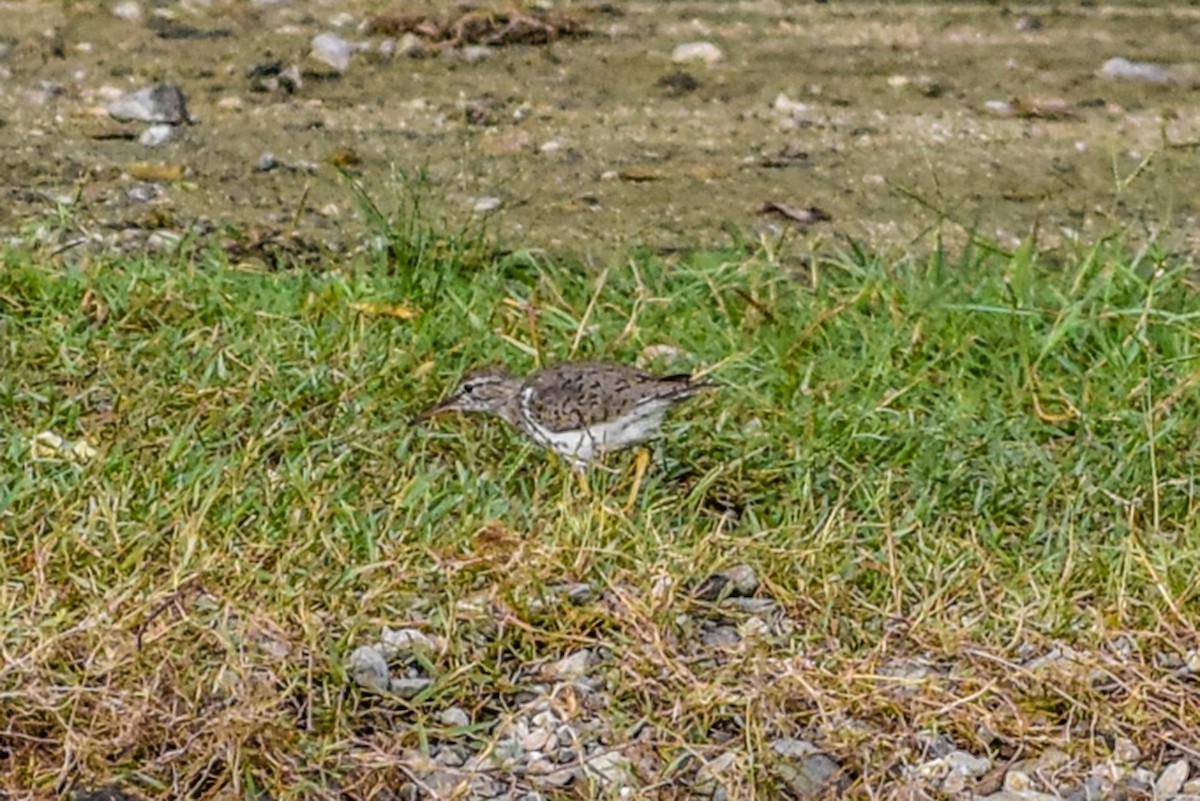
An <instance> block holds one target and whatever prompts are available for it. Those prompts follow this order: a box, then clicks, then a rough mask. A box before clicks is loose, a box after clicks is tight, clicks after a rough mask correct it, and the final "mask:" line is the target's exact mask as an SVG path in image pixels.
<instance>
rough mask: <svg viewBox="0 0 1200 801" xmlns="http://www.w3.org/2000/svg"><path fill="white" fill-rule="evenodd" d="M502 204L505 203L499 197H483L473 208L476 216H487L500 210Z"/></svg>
mask: <svg viewBox="0 0 1200 801" xmlns="http://www.w3.org/2000/svg"><path fill="white" fill-rule="evenodd" d="M501 203H503V201H502V200H500V198H498V197H481V198H479V199H478V200H476V201H475V205H474V206H472V207H471V208H472V211H474V212H475V213H476V214H487V213H488V212H492V211H495V210H496V209H498V208H500V204H501Z"/></svg>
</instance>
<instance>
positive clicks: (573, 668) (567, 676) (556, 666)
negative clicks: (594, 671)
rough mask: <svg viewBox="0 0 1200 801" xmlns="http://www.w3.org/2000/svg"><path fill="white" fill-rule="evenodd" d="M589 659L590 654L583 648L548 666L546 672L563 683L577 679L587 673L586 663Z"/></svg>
mask: <svg viewBox="0 0 1200 801" xmlns="http://www.w3.org/2000/svg"><path fill="white" fill-rule="evenodd" d="M591 658H592V652H591V651H589V650H588V649H586V648H584V649H583V650H581V651H576V652H575V653H573V654H571V655H570V656H565V657H563V658H562V659H560V660H558V661H557V662H554V663H552V664H550V665H548V666H547V672H548V673H549V674H550V675H551V676H553V677H554V678H556V679H560V680H563V681H570V680H571V679H577V678H579V677H581V676H583V675H584V674H585V673H587V669H588V662H589V661H590V660H591Z"/></svg>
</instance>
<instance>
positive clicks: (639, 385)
mask: <svg viewBox="0 0 1200 801" xmlns="http://www.w3.org/2000/svg"><path fill="white" fill-rule="evenodd" d="M712 386H713V385H712V384H710V383H708V382H704V381H694V380H692V377H691V376H690V375H687V374H679V375H664V376H659V375H652V374H650V373H646V372H643V371H641V370H639V369H637V368H635V367H631V366H629V365H625V364H619V363H616V362H599V361H597V362H563V363H561V364H556V365H554V366H552V367H547V368H545V369H543V370H538V371H536V372H534V373H531V374H530V375H529V376H527V377H525V378H524V379H521V378H518V377H515V376H513V375H512V374H510V373H509V372H508V371H507V370H504V369H503V368H496V367H493V368H482V369H478V370H473V371H471V372H470V373H468V374H467V375H465V376H463V379H462V381H461V382H460V383H459V385H458V388H457V389H456V390H455V391H454V392H453V393H452V394H451V395H450V397H448V398H446V400H444V401H442V402H441V403H438V404H437V405H435V406H433V407H432V408H431V409H429V410H428V411H426V412H425V413H424V414H422V415H421V416H422V417H426V416H429V415H432V414H436V413H438V412H443V411H452V410H457V411H465V412H482V413H487V414H494V415H497V416H498V417H501V418H503V419H504V420H506V421H508V422H509V423H511V424H512V425H514V426H516V427H517V428H518V429H520V430H521V431H522V432H523V433H525V434H526V435H528V436H529V437H531V438H532V439H533V440H534V441H536V442H537V443H538V444H539V445H541V446H542V447H545V448H549V449H552V450H555V451H557V452H558V453H560V454H562V455H563V456H564V457H566V458H567V459H568V460H569V461H570V462H571V463H572V464H573V465H575V466H576V467H577V468H580V469H582V467H583V466H584V465H586V464H587V463H589V462H592V461H594V459H595V458H596V457H597V456H598V455H602V454H603V453H604V452H606V451H612V450H619V449H621V448H626V447H629V446H631V445H636V444H639V443H641V442H645V441H646V440H648V439H651V438H653V437H654V436H655V435H657V433H658V430H659V427H660V426H661V424H662V419H663V416H664V414H665V413H666V411H667V409H668V408H670V407H671V406H673V405H674V404H676V403H678V402H679V401H682V400H684V399H686V398H690V397H692V396H693V395H695V394H697V393H699V392H701V391H703V390H705V389H708V388H710V387H712Z"/></svg>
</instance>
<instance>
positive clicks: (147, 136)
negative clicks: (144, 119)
mask: <svg viewBox="0 0 1200 801" xmlns="http://www.w3.org/2000/svg"><path fill="white" fill-rule="evenodd" d="M175 130H176V129H175V126H174V125H151V126H150V127H149V128H147V129H146V130H144V131H142V135H141V136H139V137H138V144H140V145H146V146H147V147H158V146H159V145H163V144H166V143H167V142H169V141H171V137H172V136H174V135H175Z"/></svg>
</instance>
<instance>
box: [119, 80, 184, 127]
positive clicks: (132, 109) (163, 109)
mask: <svg viewBox="0 0 1200 801" xmlns="http://www.w3.org/2000/svg"><path fill="white" fill-rule="evenodd" d="M108 113H109V116H111V117H112V118H113V119H114V120H117V121H118V122H149V123H166V124H167V125H182V124H183V123H185V122H189V121H191V117H190V116H189V115H188V110H187V99H186V98H185V97H184V95H183V90H182V89H180V88H179V87H178V86H176V85H175V84H173V83H158V84H155V85H154V86H148V87H146V88H145V89H139V90H138V91H136V92H133V93H131V94H128V95H126V96H124V97H122V98H121V99H119V100H116V101H114V102H113V103H110V104H109V106H108Z"/></svg>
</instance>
